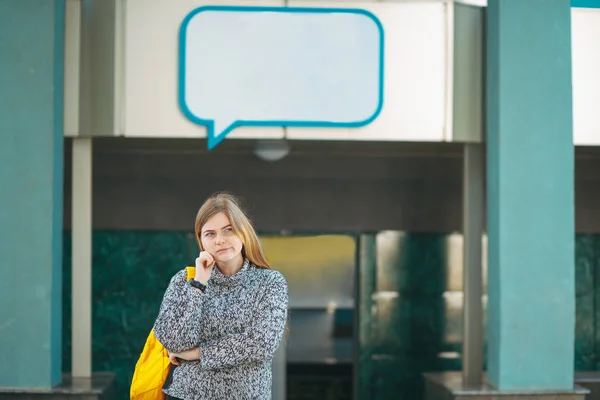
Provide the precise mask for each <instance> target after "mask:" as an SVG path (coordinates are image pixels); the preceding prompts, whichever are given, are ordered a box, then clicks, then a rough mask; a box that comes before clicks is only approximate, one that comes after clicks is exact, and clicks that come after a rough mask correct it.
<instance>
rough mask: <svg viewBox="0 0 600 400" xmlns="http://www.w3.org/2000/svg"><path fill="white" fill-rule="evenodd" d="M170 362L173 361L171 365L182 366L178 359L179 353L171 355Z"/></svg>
mask: <svg viewBox="0 0 600 400" xmlns="http://www.w3.org/2000/svg"><path fill="white" fill-rule="evenodd" d="M169 360H171V364H173V365H181V363H180V362H179V360H178V359H177V353H169Z"/></svg>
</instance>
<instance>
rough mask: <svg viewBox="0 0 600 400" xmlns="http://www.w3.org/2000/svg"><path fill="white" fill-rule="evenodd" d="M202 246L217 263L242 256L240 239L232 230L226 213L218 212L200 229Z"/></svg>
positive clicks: (223, 262)
mask: <svg viewBox="0 0 600 400" xmlns="http://www.w3.org/2000/svg"><path fill="white" fill-rule="evenodd" d="M200 241H201V243H202V248H203V249H204V250H205V251H208V252H209V253H210V254H211V255H212V256H213V258H214V259H215V261H216V262H217V264H221V263H222V264H226V263H229V262H230V261H233V260H235V259H236V258H238V257H239V258H241V257H242V247H243V245H242V241H241V240H240V238H239V237H237V235H236V234H235V233H234V232H233V226H231V221H230V220H229V218H228V217H227V215H225V214H223V213H218V214H217V215H215V216H214V217H212V218H211V219H209V220H208V221H207V222H206V224H204V226H203V227H202V229H201V230H200Z"/></svg>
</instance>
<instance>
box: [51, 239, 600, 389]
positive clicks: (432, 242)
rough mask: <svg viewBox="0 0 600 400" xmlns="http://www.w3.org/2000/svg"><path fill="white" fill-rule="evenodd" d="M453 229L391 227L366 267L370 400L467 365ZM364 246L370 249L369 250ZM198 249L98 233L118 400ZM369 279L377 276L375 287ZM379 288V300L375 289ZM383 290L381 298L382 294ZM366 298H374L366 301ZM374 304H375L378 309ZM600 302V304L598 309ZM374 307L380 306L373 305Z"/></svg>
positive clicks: (96, 316) (582, 300)
mask: <svg viewBox="0 0 600 400" xmlns="http://www.w3.org/2000/svg"><path fill="white" fill-rule="evenodd" d="M447 242H448V241H447V235H441V234H405V233H399V232H390V233H382V234H380V235H379V237H378V238H377V240H373V246H374V247H373V248H372V249H371V250H372V251H373V255H374V256H375V255H376V256H377V257H376V258H377V261H376V262H375V260H374V258H375V257H371V259H373V262H371V263H362V264H361V276H362V280H361V282H360V283H359V289H360V290H361V294H363V296H361V298H360V299H359V303H358V304H357V305H358V306H359V309H360V310H361V311H360V313H361V326H360V337H361V340H362V342H361V345H360V360H361V362H360V366H359V370H358V373H359V374H358V376H360V379H359V381H360V385H359V386H358V389H359V391H360V393H361V394H362V395H361V399H372V400H384V399H394V400H402V399H410V400H418V399H419V398H420V394H421V393H422V380H421V373H422V372H423V371H434V370H448V369H460V359H457V358H452V357H445V356H444V354H452V352H457V351H458V352H460V346H458V345H457V344H456V340H448V339H447V338H448V335H447V332H446V331H447V330H448V327H449V325H450V324H452V326H455V325H458V326H460V321H457V320H456V317H451V318H450V319H449V317H448V315H449V314H448V311H447V309H446V306H445V302H444V292H446V291H447V286H448V283H447V282H448V281H449V279H448V276H447V274H448V258H449V254H448V246H447ZM361 250H365V249H364V248H363V247H362V246H361ZM196 253H197V245H196V243H195V241H194V238H193V236H192V235H188V234H186V233H182V232H140V231H135V232H128V231H96V232H94V235H93V284H92V287H93V315H92V319H93V331H92V336H93V369H94V370H95V371H107V370H109V371H115V372H116V373H117V394H116V398H117V399H125V398H127V396H128V388H129V381H130V379H131V376H132V373H133V367H134V365H135V362H136V361H137V357H138V355H139V352H140V351H141V348H142V346H143V343H144V341H145V338H146V335H147V334H148V331H149V330H150V329H151V327H152V323H153V321H154V318H155V317H156V313H157V310H158V307H159V304H160V301H161V296H162V293H163V292H164V290H165V288H166V286H167V284H168V281H169V279H170V277H171V276H172V275H173V274H174V273H175V272H176V271H177V270H178V269H180V268H182V267H183V266H185V265H187V264H189V263H190V262H191V260H193V259H194V257H195V256H196ZM70 255H71V236H70V232H65V235H64V263H63V265H64V268H63V273H64V275H63V281H64V285H63V293H64V294H63V302H64V304H63V333H64V335H63V369H64V370H65V371H69V370H70V368H71V365H70V361H71V318H70V317H71V298H70V293H71V259H70ZM598 268H600V235H578V236H577V241H576V275H577V326H576V343H575V350H576V360H575V361H576V368H577V369H578V370H595V369H600V357H599V355H600V354H599V353H598V352H597V351H596V349H597V348H598V347H599V345H600V330H599V329H597V324H598V321H600V318H599V317H600V311H597V310H600V303H598V297H599V296H598V295H597V293H600V291H596V290H595V288H596V287H597V285H598V277H597V275H598V272H597V270H598ZM369 280H371V281H372V282H370V283H371V285H370V284H369ZM369 291H370V292H371V293H370V295H369V296H367V295H365V293H366V292H369ZM373 294H375V296H374V297H373V296H372V295H373ZM365 298H367V299H370V300H368V301H367V302H365ZM371 302H373V303H374V304H375V307H372V306H373V304H372V303H371ZM597 305H598V306H597ZM369 310H370V311H369Z"/></svg>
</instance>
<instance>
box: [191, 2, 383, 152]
mask: <svg viewBox="0 0 600 400" xmlns="http://www.w3.org/2000/svg"><path fill="white" fill-rule="evenodd" d="M205 11H223V12H286V13H307V14H313V13H316V14H333V13H335V14H340V13H342V14H359V15H364V16H366V17H368V18H370V19H371V20H372V21H373V22H374V23H375V25H376V26H377V29H378V30H379V98H378V103H377V108H376V109H375V111H374V112H373V114H372V115H371V116H370V117H369V118H367V119H365V120H362V121H356V122H331V121H282V120H266V121H258V120H251V121H248V120H236V121H235V122H234V123H232V124H231V125H229V126H228V127H227V129H225V130H224V131H222V132H221V133H220V134H219V136H215V129H214V120H212V119H203V118H198V117H197V116H196V115H194V114H193V113H192V112H191V111H190V109H189V107H188V106H187V103H186V101H185V62H186V59H185V53H186V33H187V28H188V25H189V23H190V21H191V20H192V18H193V17H194V16H195V15H197V14H199V13H201V12H205ZM383 45H384V34H383V25H382V24H381V22H380V21H379V19H378V18H377V17H376V16H375V15H374V14H373V13H371V12H369V11H367V10H363V9H359V8H320V7H262V6H202V7H198V8H196V9H194V10H192V11H191V12H190V13H189V14H188V15H187V16H186V17H185V18H184V20H183V22H182V24H181V28H180V31H179V105H180V107H181V109H182V110H183V113H184V115H185V116H186V117H187V118H188V119H189V120H190V121H192V122H194V123H196V124H198V125H202V126H206V129H207V139H208V150H212V149H214V148H215V147H216V146H217V145H218V144H219V143H221V142H222V141H223V139H225V137H226V136H227V134H228V133H230V132H231V131H232V130H234V129H235V128H238V127H240V126H266V127H269V126H282V127H289V126H294V127H303V128H359V127H361V126H365V125H368V124H370V123H371V122H373V121H374V120H375V119H376V118H377V117H378V116H379V113H380V112H381V109H382V107H383V69H384V68H383V62H384V57H383V54H384V47H383Z"/></svg>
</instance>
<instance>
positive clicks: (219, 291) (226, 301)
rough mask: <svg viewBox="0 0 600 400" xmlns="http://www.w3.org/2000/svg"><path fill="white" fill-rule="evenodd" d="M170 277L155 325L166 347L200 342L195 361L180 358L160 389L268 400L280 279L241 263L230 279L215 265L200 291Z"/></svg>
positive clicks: (193, 396) (181, 277) (281, 320)
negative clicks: (178, 364)
mask: <svg viewBox="0 0 600 400" xmlns="http://www.w3.org/2000/svg"><path fill="white" fill-rule="evenodd" d="M186 276H187V273H186V270H185V269H184V270H181V271H179V272H178V273H177V274H175V276H173V278H172V279H171V283H170V284H169V287H168V288H167V291H166V292H165V296H164V299H163V302H162V305H161V307H160V312H159V315H158V318H157V319H156V322H155V324H154V334H155V336H156V338H157V339H158V340H159V341H160V342H161V343H162V344H163V346H165V348H166V349H167V350H169V351H170V352H181V351H184V350H188V349H191V348H193V347H198V346H199V347H200V361H182V363H181V366H178V367H176V368H174V370H173V374H172V379H169V380H168V381H167V383H166V384H165V386H164V387H163V391H164V392H165V393H167V394H168V395H169V396H173V397H177V398H180V399H183V400H199V399H215V400H217V399H223V400H225V399H227V400H234V399H239V400H242V399H243V400H246V399H248V400H250V399H252V400H263V399H270V398H271V378H272V374H271V362H272V359H273V353H274V352H275V350H276V349H277V347H278V346H279V343H280V342H281V339H282V336H283V332H284V328H285V324H286V320H287V307H288V289H287V283H286V281H285V278H284V277H283V275H281V273H279V272H277V271H274V270H267V269H261V268H256V267H255V266H254V265H253V264H251V263H249V262H248V261H247V260H246V262H245V263H244V266H243V267H242V269H241V270H240V271H239V272H238V273H236V274H235V275H232V276H224V275H223V274H222V273H221V272H220V271H219V270H218V268H214V269H213V272H212V276H211V278H210V280H209V282H208V288H207V289H206V292H205V293H202V292H201V291H199V290H198V289H195V288H193V287H191V286H189V285H187V284H186Z"/></svg>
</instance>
